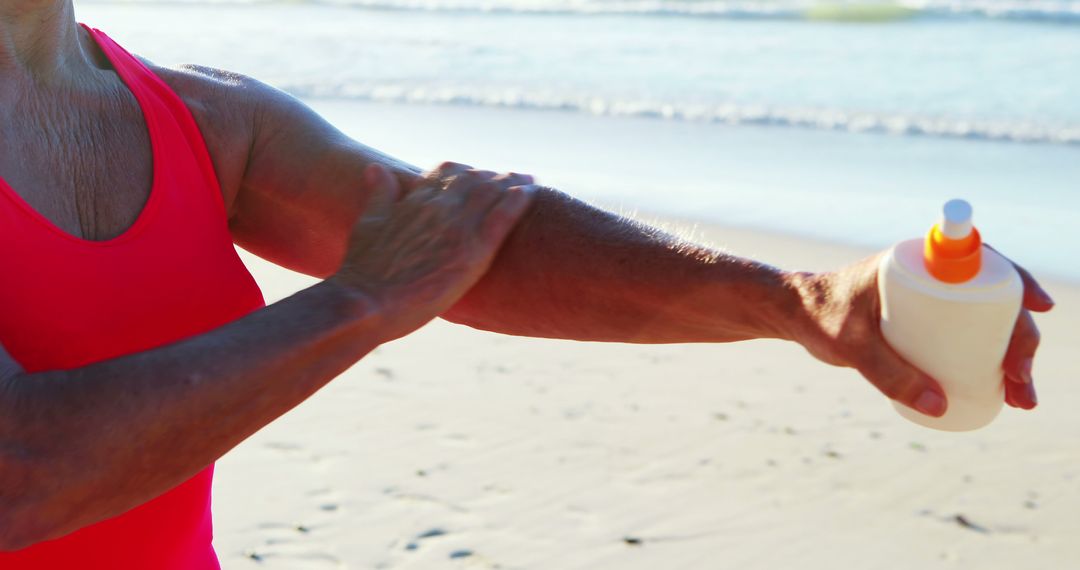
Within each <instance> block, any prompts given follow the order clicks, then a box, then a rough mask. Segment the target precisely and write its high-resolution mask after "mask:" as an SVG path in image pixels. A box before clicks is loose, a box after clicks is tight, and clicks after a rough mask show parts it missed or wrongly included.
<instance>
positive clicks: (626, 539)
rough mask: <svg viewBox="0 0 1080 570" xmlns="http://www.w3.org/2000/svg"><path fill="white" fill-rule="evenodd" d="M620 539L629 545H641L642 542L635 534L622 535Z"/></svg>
mask: <svg viewBox="0 0 1080 570" xmlns="http://www.w3.org/2000/svg"><path fill="white" fill-rule="evenodd" d="M622 540H623V542H625V543H626V544H629V545H630V546H641V545H642V544H643V543H644V541H643V540H641V539H640V538H637V537H636V536H624V537H623V539H622Z"/></svg>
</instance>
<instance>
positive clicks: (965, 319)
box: [878, 200, 1023, 431]
mask: <svg viewBox="0 0 1080 570" xmlns="http://www.w3.org/2000/svg"><path fill="white" fill-rule="evenodd" d="M971 213H972V212H971V206H970V205H969V204H968V203H967V202H965V201H963V200H952V201H950V202H948V203H947V204H945V209H944V216H943V218H942V221H941V222H940V223H939V224H937V225H935V226H934V227H933V228H931V230H930V232H929V234H928V235H927V236H926V238H925V239H913V240H908V241H904V242H901V243H899V244H897V245H896V246H895V247H893V248H892V249H891V250H890V251H889V252H888V254H886V255H885V256H884V257H883V258H882V261H881V265H880V266H879V268H878V288H879V292H880V296H881V331H882V333H883V334H884V336H885V340H887V341H888V342H889V344H890V345H891V346H892V347H893V348H894V349H895V350H896V351H897V352H898V353H899V354H900V355H901V356H903V357H904V358H905V359H906V360H907V361H908V362H910V363H911V364H913V365H914V366H916V367H917V368H919V369H920V370H922V371H923V372H925V373H927V374H929V375H930V376H931V377H933V378H935V379H936V380H937V381H938V382H939V383H940V384H941V386H942V388H943V389H944V390H945V395H946V398H947V400H948V409H947V410H946V412H945V415H944V416H942V417H940V418H935V417H932V416H927V415H925V414H922V413H920V412H918V411H916V410H914V409H912V408H909V407H907V406H905V405H903V404H901V403H899V402H896V401H894V402H893V405H894V406H895V407H896V409H897V411H899V412H900V415H902V416H904V417H905V418H907V419H909V420H911V421H913V422H915V423H918V424H922V425H924V426H927V427H931V428H935V429H940V430H946V431H968V430H973V429H978V428H980V427H983V426H985V425H986V424H988V423H990V422H991V421H993V419H994V418H995V417H997V415H998V413H999V412H1000V411H1001V407H1002V404H1003V403H1004V401H1005V392H1004V372H1003V371H1002V367H1001V363H1002V360H1003V359H1004V357H1005V350H1006V349H1007V348H1008V344H1009V339H1010V337H1011V335H1012V330H1013V326H1014V325H1015V324H1016V319H1017V317H1018V316H1019V313H1020V304H1021V300H1022V298H1023V283H1022V282H1021V280H1020V275H1019V274H1018V273H1017V271H1016V268H1014V267H1013V266H1012V264H1011V263H1010V262H1009V261H1008V260H1007V259H1005V258H1003V257H1002V256H1000V255H998V254H997V253H996V252H994V251H993V250H991V249H989V248H987V247H985V246H983V245H982V241H981V238H980V236H979V232H978V230H976V229H975V227H974V226H973V225H972V221H971Z"/></svg>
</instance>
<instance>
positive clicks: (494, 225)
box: [480, 185, 539, 244]
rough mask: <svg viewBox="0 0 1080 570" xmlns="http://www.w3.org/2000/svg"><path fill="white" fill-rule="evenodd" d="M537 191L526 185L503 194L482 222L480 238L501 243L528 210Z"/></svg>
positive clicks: (511, 188)
mask: <svg viewBox="0 0 1080 570" xmlns="http://www.w3.org/2000/svg"><path fill="white" fill-rule="evenodd" d="M538 190H539V187H538V186H533V185H526V186H513V187H510V188H508V189H507V190H506V191H505V192H503V193H502V195H501V196H500V198H499V201H498V202H497V203H496V204H495V206H494V207H492V209H491V211H490V212H488V216H487V218H486V219H485V220H484V225H483V227H482V228H481V229H480V232H481V237H482V238H483V239H484V240H485V241H486V242H488V243H496V244H498V243H502V242H503V240H505V239H506V236H508V235H509V234H510V230H512V229H514V226H515V225H517V222H518V221H519V220H520V219H521V217H522V216H523V215H524V214H525V212H526V211H527V210H528V208H529V205H530V204H531V203H532V201H533V198H534V197H535V195H536V193H537V191H538Z"/></svg>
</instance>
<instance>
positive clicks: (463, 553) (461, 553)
mask: <svg viewBox="0 0 1080 570" xmlns="http://www.w3.org/2000/svg"><path fill="white" fill-rule="evenodd" d="M472 555H473V551H471V550H455V551H453V552H451V553H450V558H451V559H455V558H468V557H470V556H472Z"/></svg>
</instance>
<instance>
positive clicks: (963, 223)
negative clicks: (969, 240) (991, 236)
mask: <svg viewBox="0 0 1080 570" xmlns="http://www.w3.org/2000/svg"><path fill="white" fill-rule="evenodd" d="M942 214H943V215H942V217H941V226H940V227H941V233H943V234H945V237H947V238H950V239H964V238H966V237H967V236H968V235H970V234H971V230H972V229H974V227H975V226H974V225H973V224H972V223H971V204H968V203H967V202H966V201H964V200H959V199H957V200H949V201H948V202H945V208H944V211H943V212H942Z"/></svg>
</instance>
